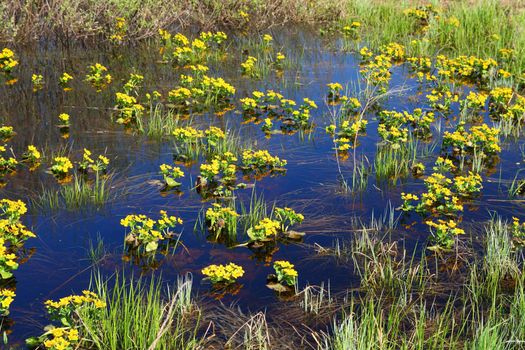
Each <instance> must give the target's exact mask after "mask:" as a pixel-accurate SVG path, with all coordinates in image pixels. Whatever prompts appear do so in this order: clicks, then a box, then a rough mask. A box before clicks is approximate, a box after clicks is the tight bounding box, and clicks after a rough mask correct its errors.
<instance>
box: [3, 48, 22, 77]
mask: <svg viewBox="0 0 525 350" xmlns="http://www.w3.org/2000/svg"><path fill="white" fill-rule="evenodd" d="M16 66H18V60H16V57H15V53H14V51H13V50H11V49H9V48H7V47H4V48H3V49H2V51H1V52H0V70H1V71H2V73H4V74H10V73H11V72H12V71H13V69H14V68H15V67H16Z"/></svg>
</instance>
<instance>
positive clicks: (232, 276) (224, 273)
mask: <svg viewBox="0 0 525 350" xmlns="http://www.w3.org/2000/svg"><path fill="white" fill-rule="evenodd" d="M201 272H202V274H203V275H204V276H206V278H207V279H209V280H210V281H211V283H213V284H217V283H220V284H230V283H234V282H236V281H237V279H238V278H240V277H242V276H243V275H244V270H243V268H242V267H241V266H239V265H236V264H234V263H229V264H227V265H209V266H207V267H205V268H203V269H202V271H201Z"/></svg>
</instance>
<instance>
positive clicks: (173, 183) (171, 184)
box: [164, 176, 181, 187]
mask: <svg viewBox="0 0 525 350" xmlns="http://www.w3.org/2000/svg"><path fill="white" fill-rule="evenodd" d="M164 180H165V181H166V185H167V186H168V187H177V186H180V185H181V183H180V182H177V181H175V179H174V178H172V177H169V176H166V177H164Z"/></svg>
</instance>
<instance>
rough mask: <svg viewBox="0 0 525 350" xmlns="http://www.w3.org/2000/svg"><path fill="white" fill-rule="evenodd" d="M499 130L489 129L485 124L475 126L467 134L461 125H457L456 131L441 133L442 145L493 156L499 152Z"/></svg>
mask: <svg viewBox="0 0 525 350" xmlns="http://www.w3.org/2000/svg"><path fill="white" fill-rule="evenodd" d="M499 132H500V131H499V129H497V128H491V127H489V126H488V125H487V124H482V125H477V126H473V127H471V128H470V133H469V132H467V131H466V130H465V128H464V126H463V125H462V124H460V125H458V127H457V129H456V131H454V132H452V133H451V132H448V131H445V132H444V133H443V145H444V146H452V147H456V148H457V149H459V150H461V151H470V150H476V149H477V150H478V151H481V152H484V153H486V154H494V153H498V152H500V151H501V147H500V146H499V138H498V135H499Z"/></svg>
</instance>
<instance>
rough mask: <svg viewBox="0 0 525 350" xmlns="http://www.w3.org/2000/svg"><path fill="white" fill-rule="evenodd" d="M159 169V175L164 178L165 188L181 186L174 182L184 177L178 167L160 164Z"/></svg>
mask: <svg viewBox="0 0 525 350" xmlns="http://www.w3.org/2000/svg"><path fill="white" fill-rule="evenodd" d="M159 168H160V174H161V175H162V176H163V177H164V183H165V185H166V187H168V188H171V187H177V186H180V185H181V183H180V182H178V181H177V180H176V179H178V178H180V177H184V172H183V171H182V170H181V169H180V168H179V167H174V166H171V165H168V164H161V165H160V167H159Z"/></svg>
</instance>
